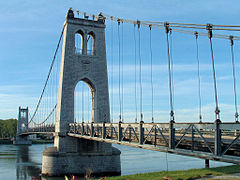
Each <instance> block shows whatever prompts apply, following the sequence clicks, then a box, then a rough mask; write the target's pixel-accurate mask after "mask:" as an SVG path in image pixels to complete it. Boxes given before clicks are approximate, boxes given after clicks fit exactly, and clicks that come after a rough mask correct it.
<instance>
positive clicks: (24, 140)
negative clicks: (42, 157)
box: [13, 136, 32, 145]
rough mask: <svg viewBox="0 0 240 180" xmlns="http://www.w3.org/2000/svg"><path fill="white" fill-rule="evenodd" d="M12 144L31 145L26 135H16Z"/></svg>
mask: <svg viewBox="0 0 240 180" xmlns="http://www.w3.org/2000/svg"><path fill="white" fill-rule="evenodd" d="M13 144H14V145H31V144H32V141H31V140H29V139H28V137H20V136H17V137H15V138H14V140H13Z"/></svg>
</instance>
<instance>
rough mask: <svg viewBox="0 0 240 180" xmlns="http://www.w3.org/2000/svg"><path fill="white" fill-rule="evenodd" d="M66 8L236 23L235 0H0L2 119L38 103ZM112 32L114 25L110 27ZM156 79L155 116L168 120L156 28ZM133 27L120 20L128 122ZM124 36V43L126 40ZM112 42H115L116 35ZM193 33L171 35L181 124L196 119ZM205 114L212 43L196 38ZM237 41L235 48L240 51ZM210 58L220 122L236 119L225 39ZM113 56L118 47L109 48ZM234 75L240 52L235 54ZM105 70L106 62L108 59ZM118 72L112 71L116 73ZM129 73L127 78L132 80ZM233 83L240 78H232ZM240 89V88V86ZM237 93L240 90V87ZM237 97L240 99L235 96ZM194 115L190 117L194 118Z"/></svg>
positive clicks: (209, 115) (162, 48)
mask: <svg viewBox="0 0 240 180" xmlns="http://www.w3.org/2000/svg"><path fill="white" fill-rule="evenodd" d="M69 7H72V8H74V9H78V10H80V11H86V12H88V13H93V14H98V13H99V12H103V13H106V14H109V15H113V16H117V17H120V18H126V19H133V20H137V19H140V20H151V21H169V22H182V23H203V24H207V23H212V24H231V25H238V23H239V19H240V15H239V13H238V12H239V2H238V1H237V0H229V1H225V0H211V1H209V0H201V1H196V0H192V1H189V0H172V1H163V0H148V1H147V0H138V1H136V0H133V1H127V0H122V1H119V0H116V1H110V0H98V1H93V0H88V1H82V0H75V1H74V0H69V1H63V0H51V1H46V0H38V1H30V0H29V1H27V0H10V1H1V2H0V11H1V16H0V23H1V26H0V39H1V41H0V109H1V110H0V119H7V118H16V117H17V113H18V112H17V111H18V106H23V107H25V106H29V108H30V110H31V111H33V109H34V108H35V106H36V103H37V100H38V98H39V96H40V93H41V90H42V87H43V83H44V82H45V79H46V76H47V72H48V69H49V66H50V63H51V60H52V57H53V54H54V50H55V48H56V44H57V40H58V38H59V35H60V31H61V29H62V26H63V23H64V19H65V14H66V12H67V10H68V8H69ZM109 25H110V24H108V23H107V29H106V33H107V35H106V42H107V51H108V52H110V51H109V50H110V49H109V48H110V47H109V44H110V36H108V33H109V32H110V29H109V28H110V26H109ZM114 27H115V29H114V33H116V26H114ZM148 33H149V32H148V29H147V28H145V29H144V28H143V29H141V34H142V39H141V43H142V46H141V47H142V50H141V53H142V59H143V67H142V68H143V87H144V88H143V95H144V99H143V103H144V107H143V109H144V114H145V115H144V117H146V121H149V122H150V119H149V117H150V114H151V108H149V107H150V104H151V101H150V98H151V96H150V93H149V92H150V89H149V78H150V74H149V73H150V71H149V69H150V64H149V50H148V47H149V44H148V43H149V34H148ZM152 33H153V34H152V35H153V42H152V43H153V47H154V48H153V64H154V67H153V79H154V82H155V83H154V92H155V96H154V97H155V99H156V100H154V102H155V104H154V109H155V110H154V114H155V116H156V118H155V119H158V121H159V122H160V121H165V122H167V121H168V119H169V118H168V113H169V98H168V86H167V80H168V79H167V67H166V63H167V59H166V45H165V44H164V43H165V39H164V38H165V34H164V33H163V31H160V30H158V29H153V32H152ZM132 38H133V33H132V25H128V24H126V25H125V24H124V55H123V57H124V76H123V78H124V92H125V94H124V102H125V104H124V108H125V109H124V113H125V114H124V116H125V118H126V119H127V118H129V119H133V117H134V114H135V111H134V101H133V99H132V96H133V92H134V79H133V71H134V63H133V57H134V54H133V52H134V51H133V39H132ZM128 41H129V42H128ZM114 42H117V39H116V38H115V40H114ZM194 45H195V44H194V38H193V37H192V36H187V35H182V34H179V33H176V34H175V33H173V61H174V69H175V72H174V82H175V83H176V84H175V103H174V105H175V109H176V119H178V120H179V121H197V116H198V114H197V107H198V103H197V82H196V61H195V59H194V58H195V46H194ZM199 46H200V47H199V48H200V61H201V75H202V77H201V78H202V81H203V82H202V94H203V111H204V113H205V114H206V115H205V116H204V115H203V117H204V118H205V119H206V120H208V121H211V120H212V119H213V117H214V114H213V111H214V104H213V103H214V99H213V89H212V87H213V85H212V80H211V78H212V76H211V75H212V72H211V69H210V68H211V66H210V65H211V64H210V63H211V61H210V52H209V44H208V39H207V38H202V39H201V40H199ZM239 47H240V46H239V45H238V42H236V47H235V49H236V51H239V50H238V49H239ZM214 48H215V58H216V67H217V76H218V79H217V80H218V86H219V96H220V98H219V103H220V109H221V116H222V118H223V119H224V121H233V120H234V118H233V116H234V108H233V94H232V79H231V63H230V53H229V51H230V49H229V42H228V41H227V40H216V41H214ZM114 49H115V50H114V52H115V56H116V57H117V44H116V43H115V45H114ZM115 56H114V66H113V69H114V73H113V74H114V76H113V78H114V92H115V95H114V102H116V104H115V105H114V112H115V113H114V117H115V118H117V116H118V109H119V108H118V103H117V101H118V100H117V97H118V96H117V94H116V92H117V91H118V86H117V80H118V79H117V78H118V71H117V69H118V67H117V63H118V59H117V58H116V57H115ZM235 56H236V64H237V72H236V73H237V75H238V77H240V72H239V58H240V54H239V53H238V52H236V54H235ZM109 60H110V56H109V55H108V63H109V66H108V68H109V73H110V74H111V72H110V70H111V68H110V67H111V64H110V62H109ZM115 69H116V70H115ZM129 77H131V78H129ZM237 80H238V83H239V80H240V78H237ZM239 87H240V86H239ZM238 91H239V88H238ZM239 97H240V96H239ZM192 119H193V120H192Z"/></svg>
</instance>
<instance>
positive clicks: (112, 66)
mask: <svg viewBox="0 0 240 180" xmlns="http://www.w3.org/2000/svg"><path fill="white" fill-rule="evenodd" d="M111 55H112V56H111V99H112V101H111V114H112V122H113V20H111Z"/></svg>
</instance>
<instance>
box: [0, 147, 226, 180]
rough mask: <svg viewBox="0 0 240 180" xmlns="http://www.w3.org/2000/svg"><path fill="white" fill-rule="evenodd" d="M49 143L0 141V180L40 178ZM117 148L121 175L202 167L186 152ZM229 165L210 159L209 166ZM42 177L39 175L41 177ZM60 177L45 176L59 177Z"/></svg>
mask: <svg viewBox="0 0 240 180" xmlns="http://www.w3.org/2000/svg"><path fill="white" fill-rule="evenodd" d="M51 146H53V145H52V144H47V145H44V144H33V145H31V146H15V145H5V144H4V145H3V144H0V180H15V179H17V180H30V179H31V178H33V177H36V179H41V177H40V172H41V159H42V152H43V151H44V149H45V148H47V147H51ZM114 146H115V147H117V148H118V149H120V150H121V152H122V154H121V167H122V175H127V174H136V173H145V172H155V171H164V170H167V169H168V170H183V169H190V168H203V167H204V160H202V159H198V158H192V157H187V156H180V155H174V154H167V153H162V152H155V151H150V150H145V149H138V148H133V147H128V146H121V145H114ZM224 165H229V164H228V163H223V162H214V161H210V166H211V167H216V166H224ZM45 179H46V178H42V180H45ZM60 179H64V178H47V179H46V180H60Z"/></svg>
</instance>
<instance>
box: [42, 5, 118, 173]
mask: <svg viewBox="0 0 240 180" xmlns="http://www.w3.org/2000/svg"><path fill="white" fill-rule="evenodd" d="M64 28H65V29H64V39H63V48H62V61H61V70H60V80H59V92H58V105H57V115H56V127H55V139H54V147H53V148H49V149H47V150H45V151H44V152H43V159H42V174H43V175H49V176H60V175H66V174H85V173H86V171H88V170H90V171H92V173H93V174H100V175H111V174H120V173H121V165H120V151H119V150H118V149H116V148H113V147H112V145H111V144H107V143H102V142H95V141H88V140H84V139H78V138H73V137H69V136H67V133H68V131H69V123H73V122H74V90H75V87H76V85H77V83H78V82H79V81H84V82H85V83H87V84H88V86H89V88H90V90H91V95H92V100H91V121H92V122H110V114H109V93H108V76H107V63H106V49H105V18H104V17H103V16H101V15H99V16H98V17H97V19H96V20H88V19H86V18H85V19H80V18H75V17H74V13H73V11H72V10H71V9H70V10H69V11H68V13H67V15H66V20H65V25H64ZM77 36H79V37H80V42H81V45H80V46H79V47H76V37H77ZM90 38H91V40H92V43H91V45H89V43H88V42H89V39H90Z"/></svg>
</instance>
